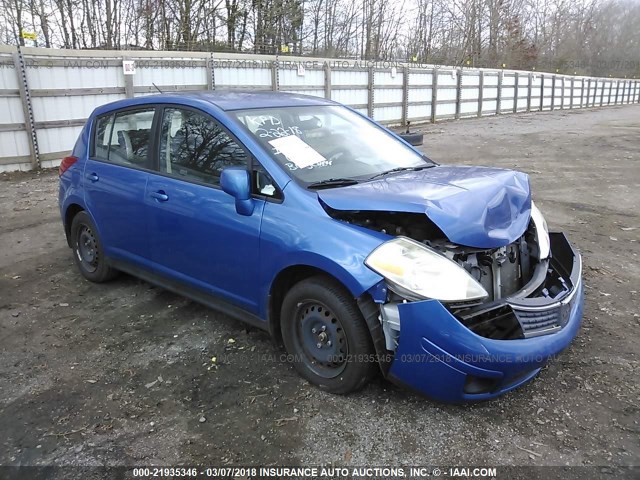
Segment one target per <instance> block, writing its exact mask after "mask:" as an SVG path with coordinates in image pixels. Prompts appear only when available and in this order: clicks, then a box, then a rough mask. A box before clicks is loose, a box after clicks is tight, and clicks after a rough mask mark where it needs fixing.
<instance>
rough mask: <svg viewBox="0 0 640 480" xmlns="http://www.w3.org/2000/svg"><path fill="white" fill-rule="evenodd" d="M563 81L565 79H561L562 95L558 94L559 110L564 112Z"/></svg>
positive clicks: (564, 84)
mask: <svg viewBox="0 0 640 480" xmlns="http://www.w3.org/2000/svg"><path fill="white" fill-rule="evenodd" d="M565 80H566V79H565V78H564V77H562V82H561V85H562V86H561V87H560V88H562V93H561V94H560V110H564V89H565V86H566V83H565Z"/></svg>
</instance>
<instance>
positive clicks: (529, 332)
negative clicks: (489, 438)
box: [387, 233, 584, 403]
mask: <svg viewBox="0 0 640 480" xmlns="http://www.w3.org/2000/svg"><path fill="white" fill-rule="evenodd" d="M550 239H551V253H552V261H551V264H550V265H549V268H548V269H545V272H546V275H547V276H548V277H551V276H554V275H555V277H557V278H555V277H554V278H552V279H551V280H552V281H553V282H555V283H556V284H557V283H558V281H560V282H561V285H562V287H563V289H564V290H563V291H562V292H561V293H560V294H557V295H554V296H553V298H552V296H551V295H547V293H548V292H546V291H545V295H542V296H541V295H536V296H530V297H527V296H525V295H522V292H519V293H520V295H518V294H516V295H513V296H512V297H507V298H504V299H502V300H501V301H500V302H498V303H497V304H494V305H492V306H491V307H490V308H489V309H484V310H483V311H481V312H480V313H477V315H486V312H487V311H491V312H493V311H495V312H498V313H497V314H499V315H511V316H512V317H513V319H514V321H516V322H517V323H518V324H519V326H520V329H521V335H520V337H521V338H517V339H496V338H488V337H487V336H481V335H478V334H477V333H474V331H472V330H471V329H470V328H469V327H468V326H465V324H464V323H463V321H462V320H461V318H460V316H458V317H456V315H455V314H454V313H452V312H451V311H450V310H449V309H447V308H446V307H445V306H444V305H443V304H442V303H440V302H439V301H437V300H423V301H416V302H408V303H402V304H399V305H398V313H399V323H400V325H401V333H400V338H399V342H398V346H397V349H396V351H395V355H394V359H393V361H392V363H391V365H390V368H389V370H388V373H387V375H388V377H389V379H391V380H392V381H395V382H397V383H400V384H402V385H405V386H407V387H409V388H412V389H415V390H417V391H419V392H421V393H423V394H425V395H427V396H429V397H432V398H434V399H437V400H441V401H445V402H452V403H461V402H473V401H481V400H488V399H491V398H495V397H498V396H500V395H502V394H504V393H506V392H508V391H510V390H513V389H515V388H517V387H519V386H521V385H523V384H525V383H527V382H528V381H529V380H531V379H532V378H533V377H535V376H536V374H537V373H538V372H539V371H540V369H541V368H542V367H543V366H544V365H545V364H546V363H547V362H548V361H549V360H551V359H552V358H553V357H554V356H556V355H557V354H559V353H560V352H561V351H562V350H564V349H565V348H566V347H567V346H568V345H569V343H570V342H571V340H572V339H573V338H574V337H575V336H576V334H577V332H578V329H579V328H580V324H581V321H582V312H583V304H584V291H583V285H582V279H581V276H582V263H581V258H580V254H579V253H577V252H576V251H575V250H574V249H573V248H572V247H571V245H570V244H569V242H568V241H567V239H566V237H565V236H564V235H563V234H561V233H554V234H551V235H550Z"/></svg>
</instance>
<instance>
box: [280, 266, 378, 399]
mask: <svg viewBox="0 0 640 480" xmlns="http://www.w3.org/2000/svg"><path fill="white" fill-rule="evenodd" d="M281 314H282V317H281V329H282V339H283V342H284V345H285V347H286V349H287V352H288V353H289V357H290V359H291V361H292V362H293V364H294V366H295V368H296V370H297V371H298V373H299V374H300V375H301V376H302V377H304V378H306V379H307V380H309V382H311V383H312V384H314V385H317V386H318V387H320V388H321V389H323V390H326V391H328V392H331V393H338V394H346V393H350V392H354V391H356V390H358V389H360V388H362V387H363V386H364V385H365V384H366V383H367V382H368V381H369V380H370V379H371V377H372V376H373V375H374V374H375V372H376V369H377V363H376V361H375V355H374V349H373V344H372V341H371V336H370V334H369V330H368V328H367V325H366V323H365V321H364V319H363V318H362V314H361V313H360V310H359V309H358V306H357V305H356V303H355V301H354V299H353V298H352V297H351V296H350V295H349V292H348V291H346V290H345V289H344V287H342V286H341V285H340V284H338V283H337V282H335V281H334V280H332V279H330V278H327V277H324V276H316V277H311V278H308V279H306V280H303V281H301V282H299V283H297V284H296V285H294V286H293V288H291V290H290V291H289V292H288V293H287V295H286V296H285V299H284V301H283V303H282V312H281Z"/></svg>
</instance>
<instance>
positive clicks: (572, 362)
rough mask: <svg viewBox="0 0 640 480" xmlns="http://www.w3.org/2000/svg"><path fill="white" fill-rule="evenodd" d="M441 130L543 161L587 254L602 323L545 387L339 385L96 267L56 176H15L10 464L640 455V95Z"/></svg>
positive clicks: (544, 178)
mask: <svg viewBox="0 0 640 480" xmlns="http://www.w3.org/2000/svg"><path fill="white" fill-rule="evenodd" d="M425 133H426V135H425V146H424V151H425V152H426V153H427V154H428V155H429V156H430V157H432V158H433V159H435V160H437V161H439V162H441V163H456V164H474V165H476V164H477V165H493V166H499V167H506V168H514V169H519V170H522V171H525V172H528V173H529V174H530V175H531V181H532V186H533V192H534V198H535V201H536V203H537V204H538V206H539V207H540V208H541V210H542V211H543V212H544V213H545V215H546V218H547V221H548V223H549V226H550V228H551V229H552V230H562V231H564V232H566V233H567V234H568V236H569V238H570V240H571V241H572V242H573V243H574V244H575V245H576V246H577V247H578V248H579V249H580V251H581V252H582V254H583V256H584V265H585V267H584V270H585V280H586V294H587V304H586V310H585V318H584V325H583V328H582V330H581V331H580V332H579V334H578V337H577V338H576V340H575V341H574V343H573V344H572V345H571V347H570V348H569V349H568V350H567V351H565V352H564V353H563V355H562V356H561V357H560V359H559V360H558V361H556V362H555V363H553V364H551V365H549V366H548V367H546V368H545V369H544V370H543V371H542V372H541V374H540V375H539V377H538V378H537V379H536V380H535V381H533V382H532V383H531V384H529V385H528V386H526V387H524V388H521V389H519V390H518V391H516V392H513V393H510V394H508V395H506V396H504V397H502V398H500V399H498V400H495V401H491V402H488V403H483V404H479V405H472V406H447V405H440V404H436V403H434V402H432V401H429V400H427V399H425V398H422V397H419V396H416V395H414V394H411V393H408V392H406V391H404V390H401V389H399V388H397V387H394V386H393V385H391V384H389V383H387V382H386V381H384V380H382V379H376V380H375V381H374V382H373V383H372V384H371V385H369V386H368V387H367V388H365V390H364V391H362V392H360V393H358V394H354V395H350V396H347V397H340V396H332V395H329V394H325V393H323V392H321V391H319V390H317V389H315V388H313V387H311V386H310V385H308V384H307V383H306V382H304V381H303V380H301V379H300V378H299V377H298V376H297V375H296V374H295V372H294V371H293V369H292V367H291V366H290V365H288V364H287V363H284V362H282V361H281V360H280V354H281V353H282V352H281V351H280V350H278V349H277V348H276V347H274V345H273V344H272V343H271V341H270V339H269V338H268V336H267V335H266V334H265V333H263V332H260V331H257V330H252V329H247V328H246V327H245V326H244V325H243V324H242V323H240V322H238V321H235V320H232V319H230V318H228V317H225V316H224V315H221V314H218V313H216V312H214V311H212V310H209V309H207V308H205V307H202V306H200V305H198V304H196V303H193V302H191V301H188V300H186V299H184V298H181V297H179V296H177V295H174V294H172V293H169V292H167V291H164V290H162V289H160V288H156V287H153V286H151V285H149V284H147V283H144V282H142V281H139V280H137V279H135V278H132V277H129V276H121V277H120V278H119V279H117V280H115V281H113V282H111V283H109V284H102V285H94V284H91V283H89V282H87V281H85V280H83V279H82V277H81V276H80V274H79V273H78V271H77V270H76V268H75V267H74V265H73V262H72V257H71V251H70V250H69V248H68V247H67V246H66V242H65V240H64V236H63V232H62V228H61V224H60V221H59V218H58V211H57V175H56V173H55V172H52V171H48V172H42V173H26V174H2V175H0V244H1V245H2V248H1V250H0V432H2V434H1V435H0V465H51V464H70V465H123V464H124V465H133V464H163V465H174V464H178V463H182V464H207V465H225V464H236V465H238V464H240V465H242V464H244V465H247V464H250V465H274V464H279V465H283V464H290V465H294V464H334V465H347V466H353V465H393V464H408V465H411V464H422V465H425V464H432V465H461V464H462V465H535V466H540V465H544V466H549V465H553V466H565V465H566V466H614V467H616V466H632V465H636V466H637V465H639V464H640V425H639V423H638V422H639V421H640V415H639V413H640V408H639V403H640V401H639V394H640V388H639V387H640V367H639V358H638V354H639V352H640V346H639V342H638V339H639V338H640V318H639V314H638V311H639V310H638V298H639V297H640V294H639V293H638V290H640V262H639V258H638V254H639V253H640V245H639V243H638V240H639V239H640V235H639V234H638V233H639V232H640V215H639V213H638V212H639V211H640V193H639V192H640V106H636V105H631V106H623V107H609V108H606V109H602V110H580V111H571V112H568V111H561V112H557V111H556V112H549V113H536V114H521V115H515V116H513V115H510V116H503V117H496V118H491V119H482V120H475V119H473V120H463V121H457V122H447V123H441V124H436V125H429V126H427V127H425ZM212 357H215V361H212ZM609 470H610V469H595V468H592V469H588V470H587V472H590V474H593V475H600V474H602V475H606V474H607V472H609ZM611 472H613V473H612V476H610V475H606V478H620V475H623V474H629V472H628V471H624V472H622V474H621V473H620V472H617V473H616V470H615V468H614V469H612V470H611ZM625 472H626V473H625ZM636 473H637V471H636ZM564 478H568V477H566V476H565V477H564ZM582 478H586V477H585V476H584V475H583V476H582ZM636 478H637V477H636Z"/></svg>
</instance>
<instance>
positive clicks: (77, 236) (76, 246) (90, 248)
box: [71, 211, 118, 283]
mask: <svg viewBox="0 0 640 480" xmlns="http://www.w3.org/2000/svg"><path fill="white" fill-rule="evenodd" d="M71 249H72V250H73V259H74V260H75V262H76V265H77V266H78V269H79V270H80V273H81V274H82V276H83V277H84V278H86V279H87V280H90V281H92V282H96V283H101V282H106V281H108V280H111V279H112V278H114V277H115V276H116V275H117V274H118V272H117V270H115V269H113V268H111V267H110V266H109V265H108V264H107V262H106V257H105V255H104V249H103V247H102V242H101V241H100V237H99V236H98V231H97V229H96V226H95V225H94V224H93V221H92V220H91V217H89V215H88V214H87V212H84V211H82V212H78V213H77V214H76V216H75V217H73V221H72V222H71Z"/></svg>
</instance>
